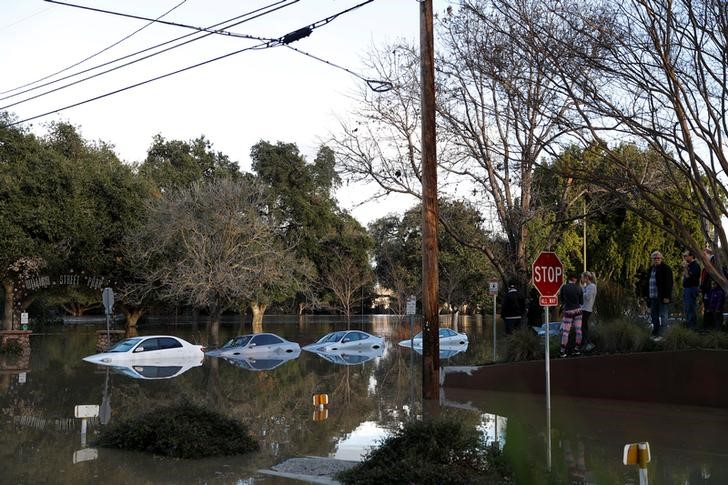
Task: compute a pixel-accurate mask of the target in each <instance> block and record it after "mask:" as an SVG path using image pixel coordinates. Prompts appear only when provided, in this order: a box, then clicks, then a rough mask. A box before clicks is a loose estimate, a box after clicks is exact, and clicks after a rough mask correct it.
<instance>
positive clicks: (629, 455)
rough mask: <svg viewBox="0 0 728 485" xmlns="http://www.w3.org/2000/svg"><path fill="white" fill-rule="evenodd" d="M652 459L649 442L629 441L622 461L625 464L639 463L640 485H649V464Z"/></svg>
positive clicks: (625, 446)
mask: <svg viewBox="0 0 728 485" xmlns="http://www.w3.org/2000/svg"><path fill="white" fill-rule="evenodd" d="M651 460H652V456H651V454H650V444H649V443H647V442H644V443H628V444H626V445H624V452H623V455H622V462H623V463H624V464H625V465H637V466H638V467H639V474H640V485H648V475H647V464H648V463H649V462H650V461H651Z"/></svg>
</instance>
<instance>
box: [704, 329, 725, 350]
mask: <svg viewBox="0 0 728 485" xmlns="http://www.w3.org/2000/svg"><path fill="white" fill-rule="evenodd" d="M701 345H702V347H703V348H706V349H728V333H725V332H721V331H718V330H713V331H712V332H708V333H706V334H705V335H703V336H702V339H701Z"/></svg>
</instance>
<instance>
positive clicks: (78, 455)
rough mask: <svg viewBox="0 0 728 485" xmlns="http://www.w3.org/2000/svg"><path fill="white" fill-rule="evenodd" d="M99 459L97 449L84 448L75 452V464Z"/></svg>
mask: <svg viewBox="0 0 728 485" xmlns="http://www.w3.org/2000/svg"><path fill="white" fill-rule="evenodd" d="M98 457H99V450H97V449H96V448H84V449H82V450H77V451H74V452H73V464H74V465H75V464H76V463H81V462H83V461H91V460H95V459H97V458H98Z"/></svg>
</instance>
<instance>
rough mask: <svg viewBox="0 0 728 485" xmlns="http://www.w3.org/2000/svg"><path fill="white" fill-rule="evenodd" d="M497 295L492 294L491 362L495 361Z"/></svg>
mask: <svg viewBox="0 0 728 485" xmlns="http://www.w3.org/2000/svg"><path fill="white" fill-rule="evenodd" d="M497 300H498V295H493V362H495V309H496V307H497V306H498V305H497Z"/></svg>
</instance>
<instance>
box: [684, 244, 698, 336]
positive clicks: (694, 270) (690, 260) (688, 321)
mask: <svg viewBox="0 0 728 485" xmlns="http://www.w3.org/2000/svg"><path fill="white" fill-rule="evenodd" d="M682 281H683V313H684V314H685V326H686V327H687V328H689V329H692V330H695V327H696V326H697V324H698V317H697V300H698V292H699V291H700V265H699V264H698V262H697V261H695V254H693V252H692V251H691V250H689V249H688V250H687V251H685V252H684V253H683V279H682Z"/></svg>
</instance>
